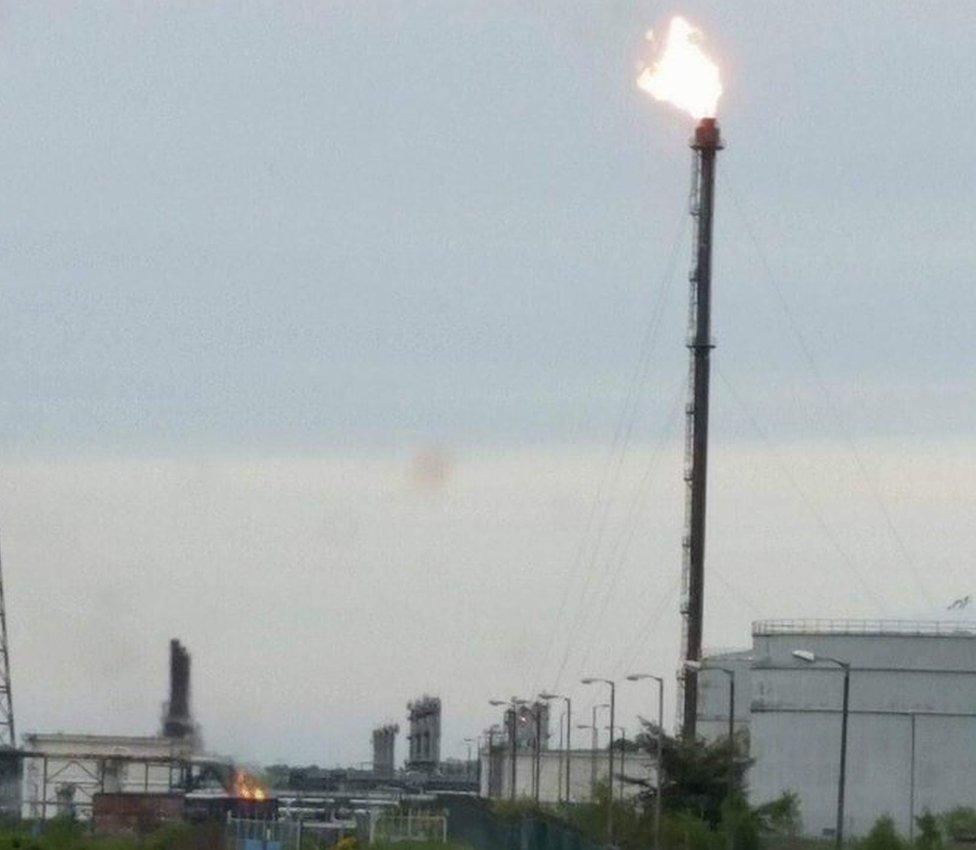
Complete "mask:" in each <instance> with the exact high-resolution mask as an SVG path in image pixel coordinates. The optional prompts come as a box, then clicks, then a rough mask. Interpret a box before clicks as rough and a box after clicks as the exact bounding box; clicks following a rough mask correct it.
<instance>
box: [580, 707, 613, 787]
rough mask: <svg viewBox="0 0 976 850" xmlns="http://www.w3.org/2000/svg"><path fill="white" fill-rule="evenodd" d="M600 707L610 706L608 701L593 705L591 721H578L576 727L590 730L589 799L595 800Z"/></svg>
mask: <svg viewBox="0 0 976 850" xmlns="http://www.w3.org/2000/svg"><path fill="white" fill-rule="evenodd" d="M600 708H610V703H608V702H601V703H600V704H599V705H594V706H593V711H592V712H591V714H592V722H591V723H590V724H589V725H587V724H586V723H580V724H578V725H577V727H576V728H577V729H589V730H590V801H591V802H593V801H595V800H596V751H597V745H598V743H599V738H600V735H599V732H598V730H597V725H596V712H597V710H598V709H600Z"/></svg>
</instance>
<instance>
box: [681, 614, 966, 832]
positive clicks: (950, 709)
mask: <svg viewBox="0 0 976 850" xmlns="http://www.w3.org/2000/svg"><path fill="white" fill-rule="evenodd" d="M752 632H753V634H752V647H751V649H749V650H747V651H745V650H744V651H743V652H741V653H734V654H728V653H724V654H719V655H714V656H708V657H706V658H705V659H704V662H703V668H702V673H701V676H700V678H699V692H700V694H699V695H700V701H699V716H698V721H699V728H700V729H701V732H702V733H703V734H708V735H709V736H710V737H711V736H715V735H719V734H721V731H720V730H721V729H722V728H723V722H722V721H723V719H724V721H725V727H724V728H726V729H727V728H728V727H727V720H728V701H727V697H728V693H729V686H730V684H731V681H730V678H731V677H730V676H727V675H726V674H725V673H723V672H722V670H721V669H720V668H725V669H731V670H733V675H734V682H735V688H736V696H737V699H736V712H735V721H736V729H745V728H748V736H746V735H742V736H740V740H742V741H746V740H747V741H748V742H749V756H750V757H751V758H752V759H753V761H754V763H753V766H752V768H751V770H750V773H749V793H750V797H751V799H752V802H753V803H756V804H759V803H763V802H767V801H770V800H773V799H775V798H777V797H779V796H780V795H781V794H783V793H784V792H793V793H795V794H796V795H797V796H798V798H799V805H800V815H801V818H802V831H803V833H804V834H805V835H808V836H810V837H824V836H833V835H834V834H835V832H836V828H837V821H836V817H837V811H838V791H839V785H840V782H839V780H840V777H841V770H840V764H841V730H842V726H843V715H844V712H843V701H842V697H843V682H844V678H845V676H844V673H845V669H849V682H850V702H849V728H848V736H847V750H848V756H847V760H846V769H845V772H844V776H845V779H846V783H845V784H846V800H845V806H844V807H843V813H844V816H843V819H842V825H843V834H844V835H845V836H846V837H848V838H851V837H856V836H858V835H863V834H865V833H866V832H867V831H868V830H870V828H871V826H872V825H873V824H874V823H875V821H876V820H877V819H878V818H879V817H880V816H882V815H890V816H891V817H892V818H893V819H894V821H895V825H896V826H897V828H898V829H899V831H901V832H902V833H903V834H906V835H909V836H911V835H912V834H913V832H914V830H915V826H916V824H915V818H916V817H917V816H918V815H920V814H922V813H923V812H925V811H926V810H928V811H930V812H933V813H940V812H945V811H948V810H950V809H952V808H954V807H957V806H964V805H965V806H971V805H972V794H973V792H972V789H973V787H974V786H976V623H967V622H965V621H961V620H960V621H952V620H949V621H946V620H924V621H907V620H880V621H874V620H811V621H797V620H774V621H764V622H757V623H754V624H753V629H752ZM845 665H849V667H845ZM723 712H724V718H723Z"/></svg>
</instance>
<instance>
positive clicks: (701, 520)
mask: <svg viewBox="0 0 976 850" xmlns="http://www.w3.org/2000/svg"><path fill="white" fill-rule="evenodd" d="M722 147H723V146H722V139H721V137H720V135H719V129H718V124H717V123H716V122H715V119H714V118H702V119H701V122H700V123H699V124H698V126H697V127H696V128H695V137H694V138H693V139H692V140H691V148H692V150H694V152H695V153H694V165H695V169H694V175H693V178H692V196H691V214H692V216H694V217H695V219H696V225H697V226H696V228H695V248H694V267H693V269H692V272H691V276H690V280H691V305H690V309H689V334H688V350H689V352H690V364H689V365H690V376H689V377H690V384H691V386H690V391H689V394H690V396H691V398H690V402H689V404H688V406H687V408H686V413H687V430H686V435H685V476H684V477H685V484H686V486H687V499H686V502H685V538H684V541H683V548H684V562H683V567H682V586H683V598H682V601H681V616H682V620H683V633H682V657H683V659H684V660H685V661H699V660H700V659H701V648H702V618H703V601H704V591H705V489H706V483H707V472H708V384H709V356H710V354H711V350H712V348H713V347H714V346H713V345H712V338H711V325H712V316H711V311H712V216H713V213H714V204H715V155H716V154H717V153H718V151H720V150H721V149H722ZM679 679H680V681H681V684H682V690H683V706H682V726H681V728H682V734H683V735H684V737H686V738H693V737H694V736H695V727H696V720H697V715H698V674H697V672H696V671H694V670H690V669H688V667H687V666H684V667H683V669H682V672H681V675H680V677H679Z"/></svg>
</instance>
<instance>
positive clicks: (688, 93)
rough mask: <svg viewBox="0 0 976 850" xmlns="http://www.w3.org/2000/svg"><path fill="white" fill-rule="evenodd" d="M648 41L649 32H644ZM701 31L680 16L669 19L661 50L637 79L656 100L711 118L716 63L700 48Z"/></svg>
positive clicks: (716, 93)
mask: <svg viewBox="0 0 976 850" xmlns="http://www.w3.org/2000/svg"><path fill="white" fill-rule="evenodd" d="M647 37H648V40H649V41H650V40H651V39H652V37H653V36H652V34H651V33H648V34H647ZM701 41H702V38H701V33H700V31H699V30H697V29H695V27H693V26H692V25H691V24H689V23H688V21H686V20H685V19H684V18H682V17H680V16H677V17H675V18H673V19H672V20H671V26H670V27H669V29H668V36H667V41H666V42H665V45H664V51H663V53H662V54H661V56H660V57H659V58H658V60H657V61H656V62H655V63H654V64H653V66H651V67H649V68H644V69H643V70H642V71H641V73H640V76H639V77H638V78H637V85H638V87H639V88H641V89H643V90H644V91H646V92H647V93H648V94H649V95H651V97H653V98H655V99H656V100H663V101H665V102H667V103H670V104H673V105H674V106H677V107H678V108H679V109H683V110H684V111H685V112H687V113H688V114H689V115H691V116H692V118H694V119H696V120H699V119H702V118H706V117H708V118H712V117H714V116H715V110H716V108H717V107H718V100H719V98H720V97H721V96H722V79H721V77H720V76H719V70H718V65H716V64H715V63H714V62H713V61H712V60H711V59H709V58H708V56H706V55H705V52H704V51H703V50H702V48H701Z"/></svg>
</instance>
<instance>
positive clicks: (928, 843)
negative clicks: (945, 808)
mask: <svg viewBox="0 0 976 850" xmlns="http://www.w3.org/2000/svg"><path fill="white" fill-rule="evenodd" d="M915 826H916V828H917V829H918V835H917V836H916V838H915V847H916V848H917V850H942V848H943V846H944V844H943V841H942V827H941V826H940V825H939V819H938V818H937V817H936V816H935V815H933V814H932V812H930V811H929V810H928V809H926V810H925V811H924V812H922V814H920V815H918V817H916V818H915Z"/></svg>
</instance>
